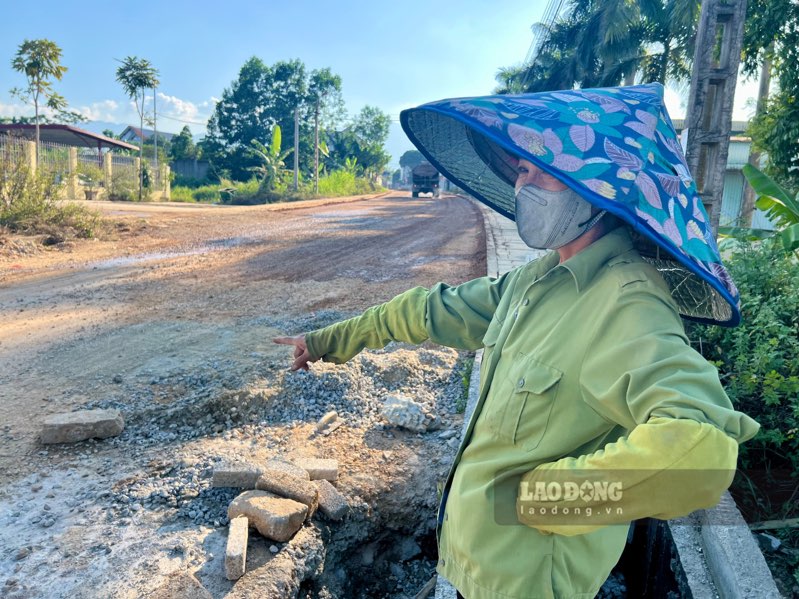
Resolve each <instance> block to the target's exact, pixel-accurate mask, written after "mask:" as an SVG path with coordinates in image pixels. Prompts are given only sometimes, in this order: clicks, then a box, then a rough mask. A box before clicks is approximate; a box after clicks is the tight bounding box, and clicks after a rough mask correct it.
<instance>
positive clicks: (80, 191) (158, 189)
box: [0, 135, 169, 200]
mask: <svg viewBox="0 0 799 599" xmlns="http://www.w3.org/2000/svg"><path fill="white" fill-rule="evenodd" d="M35 148H36V146H35V144H34V142H32V141H30V140H26V139H21V138H17V137H11V136H7V135H0V181H2V180H5V178H6V177H7V175H8V174H9V173H11V172H14V171H18V170H19V169H21V168H28V169H30V170H31V171H33V170H36V171H38V172H40V173H46V174H48V175H49V176H52V177H53V179H54V180H55V182H56V183H61V184H64V185H63V191H62V193H61V195H62V197H67V198H76V199H83V198H84V197H85V198H87V199H102V198H108V199H116V200H135V199H138V195H139V168H138V164H139V160H138V157H136V156H127V155H119V154H115V153H113V152H99V151H97V150H95V149H92V148H77V147H74V146H67V145H62V144H56V143H52V142H41V143H40V144H39V150H38V160H37V157H36V149H35ZM143 166H144V169H143V170H144V183H145V199H154V200H162V199H168V198H169V176H168V167H166V165H159V167H160V166H164V167H165V168H164V169H162V168H156V165H155V164H154V163H153V162H152V161H150V160H147V159H145V160H144V162H143ZM164 171H166V172H164Z"/></svg>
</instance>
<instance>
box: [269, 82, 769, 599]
mask: <svg viewBox="0 0 799 599" xmlns="http://www.w3.org/2000/svg"><path fill="white" fill-rule="evenodd" d="M401 122H402V125H403V128H404V129H405V131H406V133H407V134H408V136H409V138H410V139H411V141H413V142H414V144H415V145H416V146H417V147H418V148H419V150H420V151H421V152H422V153H423V154H424V155H425V156H426V158H427V159H428V160H429V161H430V162H431V163H432V164H433V165H434V166H436V168H437V169H438V170H439V171H440V172H441V173H442V174H444V175H445V176H446V177H447V178H448V179H450V180H451V181H453V182H454V183H455V184H456V185H458V186H459V187H461V188H462V189H464V190H466V191H467V192H469V193H470V194H471V195H472V196H474V197H475V198H477V199H478V200H481V201H483V202H484V203H486V204H487V205H489V206H490V207H491V208H493V209H494V210H497V211H498V212H500V213H501V214H503V215H505V216H508V217H510V218H513V219H515V221H516V225H517V229H518V231H519V235H520V237H521V238H522V239H523V240H524V241H525V243H527V245H529V246H530V247H534V248H544V249H550V250H554V251H551V252H549V253H547V254H546V255H544V256H543V257H542V258H540V259H538V260H535V261H533V262H531V263H528V264H526V265H524V266H520V267H518V268H516V269H513V270H511V271H510V272H507V273H505V274H502V275H501V276H499V277H498V278H491V277H482V278H478V279H475V280H472V281H468V282H466V283H463V284H461V285H458V286H456V287H450V286H448V285H446V284H444V283H439V284H437V285H435V286H433V287H431V288H430V289H425V288H421V287H417V288H414V289H411V290H409V291H406V292H405V293H403V294H401V295H399V296H397V297H395V298H394V299H392V300H390V301H388V302H386V303H384V304H381V305H379V306H375V307H372V308H370V309H368V310H366V311H365V312H364V313H363V314H362V315H361V316H358V317H355V318H352V319H349V320H346V321H343V322H339V323H336V324H333V325H331V326H328V327H326V328H323V329H320V330H316V331H312V332H309V333H307V334H305V335H299V336H297V337H281V338H277V339H275V341H276V342H278V343H285V344H290V345H292V346H293V347H294V362H293V364H292V367H291V368H292V370H298V369H305V370H307V369H308V367H309V364H310V363H312V362H314V361H316V360H318V359H322V360H325V361H329V362H334V363H342V362H346V361H347V360H349V359H351V358H352V357H353V356H355V355H356V354H357V353H358V352H360V351H361V350H363V349H364V348H380V347H383V346H385V345H386V344H388V343H389V342H391V341H403V342H408V343H416V344H418V343H421V342H423V341H425V340H431V341H434V342H436V343H439V344H442V345H445V346H449V347H454V348H460V349H467V350H476V349H478V348H483V351H484V353H483V358H482V364H481V370H480V393H479V398H478V401H477V404H476V407H475V409H474V412H473V414H472V415H471V417H470V420H469V423H468V426H467V429H466V432H465V434H464V437H463V439H462V441H461V445H460V448H459V449H458V452H457V454H456V457H455V460H454V462H453V466H452V468H451V471H450V473H449V476H448V478H447V482H446V485H445V488H444V492H443V495H442V498H441V504H440V508H439V515H438V528H437V535H438V547H439V562H438V567H437V569H438V572H439V573H440V574H441V575H443V576H444V577H446V578H447V579H448V580H450V581H451V582H452V583H453V585H454V586H455V587H456V588H457V589H458V591H459V593H460V594H461V595H462V596H463V597H466V598H467V599H489V598H491V599H499V598H503V599H507V598H519V599H521V598H525V599H529V598H533V597H535V598H538V597H541V598H544V597H593V596H594V595H595V594H596V593H597V592H598V590H599V588H600V587H601V585H602V583H603V582H604V580H605V579H606V578H607V577H608V575H609V573H610V572H611V570H612V568H613V566H614V565H615V564H616V562H617V561H618V559H619V557H620V555H621V552H622V550H623V548H624V545H625V542H626V539H627V536H628V530H629V527H630V523H631V522H632V521H633V520H635V519H638V518H643V517H654V518H661V519H668V518H674V517H678V516H682V515H685V514H688V513H690V512H692V511H694V510H696V509H699V508H707V507H710V506H713V505H715V504H716V503H717V502H718V500H719V498H720V496H721V494H722V493H723V492H724V490H725V489H726V488H727V487H728V486H729V485H730V483H731V481H732V476H733V474H734V471H735V468H736V460H737V448H738V444H739V443H741V442H744V441H746V440H747V439H750V438H751V437H753V436H754V435H755V434H756V432H757V430H758V424H757V423H756V422H755V421H754V420H752V419H751V418H749V417H748V416H746V415H745V414H742V413H740V412H737V411H736V410H734V408H733V406H732V404H731V402H730V400H729V399H728V397H727V396H726V394H725V393H724V390H723V388H722V386H721V384H720V382H719V378H718V375H717V372H716V371H715V369H714V368H713V366H712V365H710V364H709V363H708V362H707V361H705V360H704V359H703V358H702V357H701V355H700V354H698V353H697V352H696V351H694V350H693V349H692V347H691V346H690V343H689V341H688V339H687V338H686V335H685V330H684V325H683V321H682V318H691V319H694V320H698V321H701V322H711V323H717V324H722V325H727V326H732V325H735V324H737V322H738V320H739V319H740V311H739V304H738V294H737V290H736V289H735V286H734V283H733V282H732V280H731V278H730V277H729V275H728V274H727V271H726V269H725V268H724V266H723V264H722V262H721V259H720V257H719V254H718V249H717V247H716V245H715V240H714V238H713V235H712V232H711V231H710V229H709V226H708V224H707V223H708V219H707V215H706V213H705V212H704V208H703V207H702V205H701V202H700V201H699V199H698V196H697V191H696V185H695V183H694V182H693V180H692V179H691V177H690V174H689V173H688V169H687V167H686V165H685V161H684V158H683V156H682V152H681V149H680V146H679V143H678V142H677V139H676V134H675V132H674V129H673V127H672V125H671V121H670V119H669V117H668V114H667V112H666V110H665V108H664V106H663V89H662V87H661V86H659V85H657V84H652V85H643V86H630V87H623V88H607V89H595V90H567V91H561V92H546V93H538V94H524V95H519V96H487V97H478V98H458V99H454V100H442V101H440V102H434V103H431V104H426V105H423V106H421V107H418V108H415V109H411V110H407V111H404V112H403V113H402V115H401Z"/></svg>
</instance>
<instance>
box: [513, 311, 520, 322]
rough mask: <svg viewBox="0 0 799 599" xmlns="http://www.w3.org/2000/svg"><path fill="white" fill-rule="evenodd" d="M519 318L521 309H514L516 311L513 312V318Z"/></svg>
mask: <svg viewBox="0 0 799 599" xmlns="http://www.w3.org/2000/svg"><path fill="white" fill-rule="evenodd" d="M517 318H519V311H518V310H514V312H513V320H516V319H517Z"/></svg>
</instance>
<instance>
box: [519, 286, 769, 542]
mask: <svg viewBox="0 0 799 599" xmlns="http://www.w3.org/2000/svg"><path fill="white" fill-rule="evenodd" d="M614 300H615V301H612V302H608V308H607V309H606V312H605V313H604V314H601V315H599V316H598V318H597V320H596V321H595V323H596V325H595V328H594V331H593V335H592V337H591V340H590V342H589V344H588V350H587V352H586V354H585V358H584V362H583V367H582V371H581V373H580V386H581V389H582V393H583V399H584V400H585V401H586V402H587V403H588V404H589V405H591V407H593V408H594V409H595V410H596V411H597V412H598V413H599V414H601V415H602V416H603V417H604V418H605V419H606V420H608V421H609V422H611V423H613V424H617V425H621V426H622V427H624V428H626V429H627V430H628V431H630V432H629V434H628V435H627V436H625V437H623V438H621V439H619V440H617V441H616V442H614V443H609V444H607V445H606V446H605V447H604V448H602V449H600V450H598V451H595V452H593V453H590V454H587V455H583V456H575V457H566V458H563V459H560V460H558V461H556V462H552V463H547V464H542V465H540V466H538V467H537V468H535V469H534V470H532V471H530V472H527V473H526V474H525V475H524V476H523V477H522V480H521V483H520V488H519V494H518V500H517V508H518V514H519V519H520V521H521V522H523V523H525V524H528V525H529V526H533V527H535V528H537V529H539V530H541V531H543V532H550V533H558V534H566V535H574V534H584V533H586V532H590V531H592V530H595V529H596V528H599V527H600V526H602V525H607V524H614V523H622V522H630V521H631V520H634V519H636V518H642V517H655V518H662V519H668V518H675V517H679V516H683V515H685V514H688V513H690V512H692V511H694V510H697V509H701V508H707V507H710V506H713V505H715V504H716V503H718V500H719V499H720V497H721V494H722V493H723V492H724V491H725V490H726V489H727V487H728V486H729V485H730V483H731V482H732V478H733V476H734V474H735V468H736V461H737V455H738V443H742V442H744V441H746V440H747V439H750V438H752V437H753V436H754V435H755V434H756V433H757V431H758V428H759V425H758V424H757V423H756V422H755V421H754V420H752V419H751V418H749V417H748V416H746V415H745V414H742V413H740V412H737V411H735V410H734V409H733V406H732V404H731V403H730V400H729V398H728V397H727V395H726V394H725V393H724V390H723V388H722V386H721V383H720V382H719V379H718V374H717V372H716V370H715V369H714V368H713V367H712V365H710V364H709V363H708V362H707V361H706V360H705V359H704V358H703V357H702V356H701V355H700V354H698V353H697V352H696V351H694V350H693V349H692V348H691V347H690V345H689V344H688V341H687V339H686V338H685V334H684V329H683V327H682V322H681V320H680V318H679V315H678V313H677V311H676V310H675V308H674V306H673V304H672V303H671V302H670V298H665V297H664V296H663V294H662V292H661V291H660V290H659V289H658V288H657V286H655V285H654V283H652V282H646V281H638V282H635V283H633V284H630V285H627V286H626V288H623V289H622V290H621V291H620V292H619V294H618V296H617V297H616V298H614ZM553 479H554V481H555V482H557V483H558V484H559V485H561V487H559V488H563V485H565V484H566V482H571V483H574V484H573V485H571V486H570V485H566V486H568V487H569V488H570V489H572V490H574V489H575V488H577V489H580V490H582V489H584V490H585V492H584V493H582V492H578V493H577V498H576V499H572V500H570V501H569V500H563V499H561V500H553V496H552V495H551V494H543V493H540V492H539V493H537V494H536V493H535V490H536V489H539V490H541V489H545V488H546V487H542V486H541V485H542V484H544V485H546V484H548V483H549V482H552V481H553ZM574 485H577V486H576V487H575V486H574ZM552 488H553V489H555V488H556V487H554V486H553V487H552ZM609 489H613V490H614V493H613V494H612V496H611V494H609V493H608V490H609ZM541 500H543V501H541ZM556 504H557V505H560V507H561V508H562V507H566V506H569V507H571V508H574V507H579V506H582V507H583V508H589V511H590V512H591V513H592V515H591V517H590V518H586V517H584V513H582V514H580V516H579V517H575V515H574V512H573V511H571V514H562V513H561V514H559V515H557V514H556V515H554V516H553V514H552V510H551V508H552V507H555V505H556ZM542 507H548V508H550V509H549V510H548V515H546V516H545V517H543V519H542V516H541V511H542V510H541V508H542ZM531 508H535V509H532V510H531ZM544 511H545V512H547V510H544ZM533 512H534V513H535V514H536V516H534V517H533V518H531V517H530V514H532V513H533ZM589 522H590V523H589Z"/></svg>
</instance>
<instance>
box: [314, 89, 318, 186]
mask: <svg viewBox="0 0 799 599" xmlns="http://www.w3.org/2000/svg"><path fill="white" fill-rule="evenodd" d="M313 129H314V144H313V145H314V156H313V170H314V173H313V190H314V193H315V194H317V195H318V194H319V98H316V104H315V107H314V115H313Z"/></svg>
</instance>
